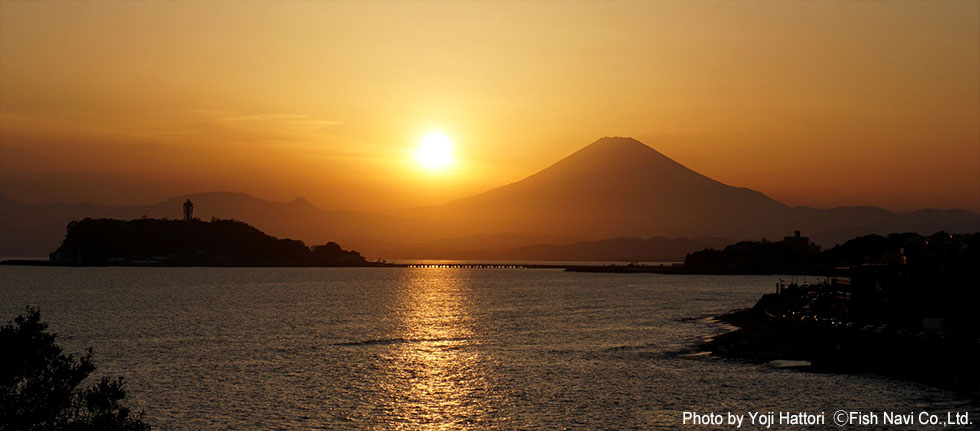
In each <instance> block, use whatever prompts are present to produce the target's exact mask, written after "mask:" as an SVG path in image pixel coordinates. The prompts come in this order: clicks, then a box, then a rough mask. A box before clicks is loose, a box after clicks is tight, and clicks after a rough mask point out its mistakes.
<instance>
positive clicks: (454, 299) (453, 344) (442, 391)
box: [378, 268, 491, 429]
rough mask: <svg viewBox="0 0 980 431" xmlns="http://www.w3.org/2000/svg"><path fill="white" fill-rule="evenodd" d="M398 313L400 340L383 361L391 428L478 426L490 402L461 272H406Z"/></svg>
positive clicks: (382, 389)
mask: <svg viewBox="0 0 980 431" xmlns="http://www.w3.org/2000/svg"><path fill="white" fill-rule="evenodd" d="M406 277H407V279H406V280H405V282H404V283H403V284H402V286H403V290H402V294H403V295H402V301H401V303H400V304H399V306H398V309H397V312H396V314H397V319H399V323H398V325H399V328H398V330H399V333H400V339H401V340H402V341H403V342H400V343H394V344H392V345H391V346H390V347H391V348H390V349H389V350H388V351H386V352H385V353H383V354H382V355H381V357H380V359H381V361H383V364H382V371H383V372H382V375H381V376H380V381H379V382H378V383H379V385H380V386H381V392H382V393H383V397H384V401H385V403H384V404H385V410H386V411H385V413H386V416H388V417H389V419H390V420H391V422H389V423H387V424H386V426H385V427H386V428H411V429H419V428H423V429H460V428H466V427H471V426H477V424H478V423H479V422H480V420H481V418H485V417H486V416H485V414H486V413H488V412H487V409H488V408H489V405H490V404H489V401H490V398H491V396H490V395H491V390H490V385H489V383H488V381H487V379H486V373H485V372H484V370H485V362H484V358H481V355H480V354H479V352H478V349H477V348H476V347H477V346H478V343H479V340H478V339H477V338H476V337H475V336H474V333H473V328H472V327H473V317H472V316H471V309H470V305H471V304H470V302H469V298H468V293H469V291H468V286H467V285H466V283H465V279H464V278H462V277H460V276H459V274H458V271H457V270H453V269H448V268H419V269H416V270H414V271H408V272H406Z"/></svg>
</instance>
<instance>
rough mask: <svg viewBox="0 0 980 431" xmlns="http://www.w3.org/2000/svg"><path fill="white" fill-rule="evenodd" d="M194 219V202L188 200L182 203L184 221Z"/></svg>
mask: <svg viewBox="0 0 980 431" xmlns="http://www.w3.org/2000/svg"><path fill="white" fill-rule="evenodd" d="M193 219H194V202H191V200H190V199H188V200H187V201H186V202H184V220H187V221H190V220H193Z"/></svg>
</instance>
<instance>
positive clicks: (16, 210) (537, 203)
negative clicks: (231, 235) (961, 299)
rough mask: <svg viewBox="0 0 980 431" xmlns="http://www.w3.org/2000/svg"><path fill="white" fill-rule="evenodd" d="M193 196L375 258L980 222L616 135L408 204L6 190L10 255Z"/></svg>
mask: <svg viewBox="0 0 980 431" xmlns="http://www.w3.org/2000/svg"><path fill="white" fill-rule="evenodd" d="M188 198H189V199H191V200H192V201H194V202H195V209H196V211H195V214H196V215H197V216H198V217H200V218H202V219H204V220H207V219H209V218H211V217H218V218H233V219H237V220H241V221H243V222H246V223H249V224H251V225H253V226H255V227H257V228H259V229H261V230H263V231H265V232H267V233H269V234H270V235H274V236H277V237H286V238H295V239H300V240H303V241H305V242H307V243H310V244H317V243H324V242H327V241H337V242H340V243H342V244H344V245H345V246H348V247H352V248H354V249H356V250H358V251H360V252H361V253H362V254H363V255H365V256H367V257H369V258H378V257H381V258H410V257H413V256H423V255H425V256H436V255H438V256H445V257H446V258H450V257H456V258H466V257H472V256H480V255H482V256H501V258H508V257H507V256H519V255H524V256H532V255H533V254H531V255H529V254H522V253H530V251H529V250H538V251H540V252H541V253H545V252H544V251H543V250H545V249H546V248H548V247H545V246H543V244H552V245H553V246H562V247H564V246H563V244H564V245H568V244H571V243H575V242H590V241H591V242H596V243H594V244H592V245H591V246H592V247H600V246H605V245H608V244H610V243H611V242H610V241H613V239H616V238H634V237H635V238H652V237H661V238H682V237H683V238H699V237H714V238H728V239H731V240H733V241H734V240H743V239H748V240H758V239H760V238H764V237H765V238H781V237H783V236H784V235H787V234H789V233H791V232H792V231H794V230H801V231H803V232H804V233H805V234H806V235H808V236H809V237H810V238H812V239H813V240H814V241H816V242H817V243H818V244H822V245H825V246H832V245H833V244H835V243H839V242H843V241H844V240H847V239H849V238H853V237H856V236H861V235H866V234H871V233H879V234H883V233H891V232H919V233H923V234H931V233H933V232H936V231H940V230H945V231H950V232H977V231H980V215H978V214H976V213H972V212H969V211H965V210H933V209H926V210H920V211H915V212H909V213H893V212H890V211H886V210H884V209H881V208H877V207H841V208H832V209H816V208H809V207H796V208H791V207H788V206H786V205H784V204H782V203H780V202H778V201H776V200H774V199H772V198H769V197H768V196H766V195H765V194H763V193H760V192H758V191H754V190H750V189H747V188H740V187H733V186H729V185H726V184H723V183H720V182H718V181H715V180H713V179H711V178H709V177H706V176H704V175H701V174H699V173H697V172H694V171H692V170H690V169H688V168H687V167H685V166H683V165H681V164H679V163H677V162H675V161H674V160H671V159H670V158H668V157H667V156H665V155H663V154H661V153H660V152H658V151H656V150H654V149H653V148H650V147H649V146H647V145H645V144H643V143H640V142H639V141H636V140H634V139H631V138H616V137H607V138H602V139H599V140H597V141H595V142H593V143H592V144H590V145H588V146H586V147H584V148H582V149H580V150H579V151H576V152H575V153H573V154H571V155H569V156H568V157H565V158H563V159H562V160H560V161H558V162H557V163H554V164H552V165H551V166H549V167H547V168H545V169H543V170H541V171H539V172H537V173H535V174H533V175H531V176H529V177H527V178H524V179H522V180H520V181H517V182H514V183H511V184H507V185H504V186H501V187H497V188H495V189H492V190H488V191H486V192H483V193H479V194H476V195H473V196H470V197H466V198H462V199H457V200H454V201H451V202H447V203H445V204H441V205H435V206H429V207H423V208H410V209H404V210H398V211H386V212H372V213H368V212H355V211H326V210H323V209H320V208H317V207H316V206H314V205H312V204H310V203H309V202H308V201H306V200H305V199H303V198H297V199H294V200H293V201H290V202H272V201H267V200H263V199H258V198H255V197H253V196H250V195H248V194H245V193H231V192H213V193H199V194H192V195H181V196H175V197H173V198H170V199H167V200H165V201H162V202H159V203H156V204H148V205H135V206H98V205H87V204H82V205H69V204H45V205H34V204H24V203H20V202H16V201H13V200H11V199H8V198H6V197H4V196H2V195H0V255H9V256H32V255H33V256H42V255H47V253H48V252H50V251H52V250H54V249H55V248H56V247H57V246H58V243H59V241H60V240H61V239H62V238H63V237H64V232H65V226H66V224H67V223H68V222H69V221H71V220H78V219H82V218H85V217H93V218H97V217H111V218H119V219H133V218H140V217H142V216H147V217H155V218H162V217H169V218H178V217H180V211H181V210H180V208H181V203H182V202H183V201H184V200H185V199H188ZM603 240H605V241H606V243H604V244H602V245H600V244H599V243H598V241H603ZM625 244H626V243H624V242H621V246H622V247H623V250H622V251H623V252H626V251H627V249H628V247H627V246H626V245H625ZM530 246H536V247H537V248H533V247H532V248H526V247H530ZM577 247H587V246H583V245H579V246H577ZM573 248H574V247H573ZM518 250H522V251H520V252H518ZM566 250H570V248H568V249H566ZM596 250H598V248H596ZM548 253H552V252H548ZM548 253H545V254H548ZM576 253H578V252H576ZM596 253H598V251H596ZM604 253H605V252H604ZM597 255H598V254H597ZM526 258H527V259H542V258H539V257H526ZM521 259H523V257H522V258H521ZM597 260H598V259H597ZM637 260H639V259H637Z"/></svg>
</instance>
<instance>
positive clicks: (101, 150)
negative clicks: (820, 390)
mask: <svg viewBox="0 0 980 431" xmlns="http://www.w3.org/2000/svg"><path fill="white" fill-rule="evenodd" d="M434 132H437V133H442V134H443V135H444V136H445V137H447V138H448V139H449V141H451V148H452V162H451V163H449V164H448V165H447V166H446V167H445V168H442V169H433V168H431V167H427V165H426V163H420V161H419V159H418V154H417V147H419V145H420V142H421V141H422V140H423V137H425V136H427V135H429V134H431V133H434ZM606 135H610V136H632V137H634V138H636V139H638V140H640V141H642V142H644V143H646V144H648V145H650V146H652V147H653V148H655V149H657V150H659V151H661V152H662V153H664V154H665V155H667V156H668V157H671V158H673V159H674V160H676V161H678V162H680V163H682V164H684V165H686V166H688V167H690V168H691V169H694V170H696V171H698V172H700V173H703V174H705V175H707V176H709V177H712V178H714V179H717V180H719V181H722V182H725V183H727V184H731V185H735V186H741V187H749V188H752V189H756V190H759V191H761V192H763V193H766V194H768V195H769V196H771V197H773V198H775V199H777V200H780V201H782V202H784V203H787V204H790V205H809V206H816V207H833V206H840V205H878V206H882V207H884V208H887V209H890V210H903V211H904V210H914V209H919V208H925V207H934V208H966V209H970V210H973V211H980V2H978V1H929V2H924V1H894V2H877V1H855V2H844V1H815V2H814V1H793V0H790V1H779V2H757V1H732V2H708V1H704V2H702V1H649V2H638V1H609V2H606V1H595V2H593V1H581V2H578V1H540V2H534V1H530V2H525V1H513V2H477V1H463V2H434V1H421V2H415V1H412V2H386V1H379V2H353V1H351V2H345V1H285V2H251V1H245V2H234V3H232V2H192V1H167V2H157V1H112V2H108V1H106V2H102V1H69V2H60V1H46V2H21V1H7V0H2V1H0V192H2V193H3V194H6V195H7V196H9V197H11V198H14V199H18V200H22V201H26V202H53V201H65V202H82V201H88V202H96V203H104V204H133V203H149V202H155V201H159V200H162V199H164V198H167V197H170V196H173V195H179V194H186V193H195V192H204V191H217V190H228V191H241V192H246V193H250V194H252V195H255V196H257V197H261V198H265V199H272V200H291V199H293V198H295V197H297V196H304V197H306V198H307V199H309V200H310V201H311V202H312V203H314V204H315V205H317V206H320V207H322V208H325V209H357V210H381V209H391V208H398V207H407V206H416V205H425V204H434V203H440V202H443V201H447V200H450V199H453V198H457V197H462V196H466V195H470V194H474V193H477V192H480V191H483V190H486V189H488V188H491V187H495V186H499V185H503V184H506V183H509V182H513V181H516V180H519V179H521V178H524V177H526V176H528V175H530V174H532V173H534V172H536V171H538V170H540V169H542V168H544V167H546V166H547V165H549V164H551V163H553V162H555V161H557V160H559V159H560V158H562V157H565V156H567V155H568V154H570V153H572V152H574V151H575V150H577V149H579V148H581V147H583V146H585V145H587V144H589V143H590V142H592V141H594V140H595V139H597V138H599V137H601V136H606ZM430 139H431V138H430ZM439 139H441V138H437V139H436V141H439ZM430 165H433V166H435V165H434V164H430ZM438 166H442V165H441V164H440V165H438Z"/></svg>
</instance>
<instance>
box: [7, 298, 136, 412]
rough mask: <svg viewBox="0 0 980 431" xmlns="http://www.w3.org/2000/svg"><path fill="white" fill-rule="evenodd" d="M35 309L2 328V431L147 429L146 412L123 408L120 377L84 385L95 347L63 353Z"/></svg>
mask: <svg viewBox="0 0 980 431" xmlns="http://www.w3.org/2000/svg"><path fill="white" fill-rule="evenodd" d="M47 329H48V324H47V323H45V322H42V321H41V313H40V311H39V310H38V309H37V308H35V307H27V313H26V314H25V315H21V316H17V318H16V319H14V320H13V321H12V322H8V324H7V325H4V326H3V327H2V328H0V431H6V430H25V431H28V430H31V431H33V430H79V431H81V430H126V431H128V430H149V429H150V427H149V425H147V424H145V423H143V420H142V416H143V413H142V412H139V413H135V414H134V413H132V412H131V411H130V409H129V408H127V407H125V406H123V405H122V404H120V401H121V400H122V399H123V398H125V397H126V392H125V390H124V389H123V380H122V378H121V377H120V378H117V379H114V380H112V379H109V378H108V377H103V378H102V379H101V380H100V381H98V382H97V383H95V384H93V385H92V386H88V387H83V386H80V385H81V384H82V382H83V381H85V379H86V378H87V377H88V375H89V374H90V373H92V371H94V370H95V365H94V364H93V363H92V349H91V348H89V349H88V352H86V354H85V355H84V356H81V357H79V358H75V357H74V356H73V355H70V354H69V355H66V354H63V353H62V349H61V347H60V346H58V345H57V344H55V337H56V336H55V334H52V333H50V332H48V330H47Z"/></svg>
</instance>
